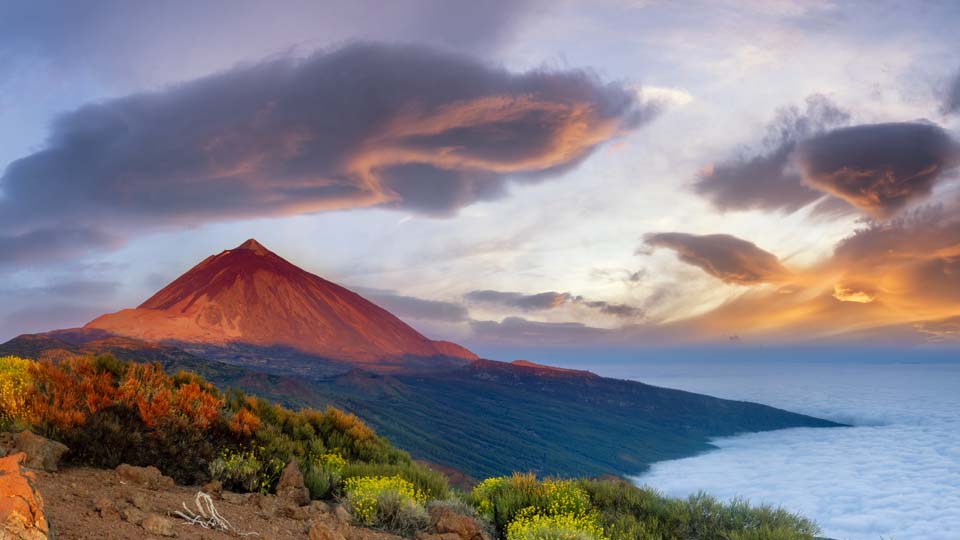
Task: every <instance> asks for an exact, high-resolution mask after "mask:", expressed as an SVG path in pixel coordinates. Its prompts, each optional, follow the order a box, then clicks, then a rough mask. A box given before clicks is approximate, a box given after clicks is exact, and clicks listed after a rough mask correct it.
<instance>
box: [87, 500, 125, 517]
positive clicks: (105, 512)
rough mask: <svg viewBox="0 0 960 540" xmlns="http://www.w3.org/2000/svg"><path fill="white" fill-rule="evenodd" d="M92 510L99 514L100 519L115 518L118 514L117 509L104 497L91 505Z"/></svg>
mask: <svg viewBox="0 0 960 540" xmlns="http://www.w3.org/2000/svg"><path fill="white" fill-rule="evenodd" d="M93 509H94V510H96V511H97V513H98V514H100V517H102V518H106V517H117V516H118V515H119V513H118V512H117V509H116V508H114V506H113V501H111V500H110V499H108V498H106V497H100V498H99V499H97V502H95V503H93Z"/></svg>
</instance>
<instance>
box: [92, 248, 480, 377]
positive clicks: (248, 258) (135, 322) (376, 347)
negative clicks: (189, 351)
mask: <svg viewBox="0 0 960 540" xmlns="http://www.w3.org/2000/svg"><path fill="white" fill-rule="evenodd" d="M85 328H97V329H102V330H106V331H108V332H112V333H114V334H117V335H121V336H128V337H135V338H139V339H145V340H148V341H165V342H185V343H197V344H209V345H228V344H237V343H239V344H248V345H256V346H267V347H272V346H284V347H290V348H293V349H296V350H299V351H302V352H304V353H308V354H313V355H316V356H321V357H324V358H329V359H334V360H342V361H349V362H362V363H367V364H369V363H376V362H377V361H379V360H391V361H396V360H397V359H401V358H407V357H418V358H430V357H447V358H456V359H464V360H473V359H476V358H477V357H476V355H474V354H473V353H471V352H470V351H468V350H467V349H465V348H463V347H460V346H459V345H456V344H453V343H448V342H442V341H433V340H430V339H428V338H426V337H424V336H423V335H422V334H420V333H419V332H417V331H416V330H414V329H413V328H411V327H410V326H409V325H407V324H406V323H404V322H403V321H401V320H400V319H398V318H397V317H395V316H394V315H392V314H391V313H390V312H388V311H386V310H385V309H383V308H381V307H379V306H377V305H376V304H373V303H372V302H370V301H368V300H366V299H365V298H363V297H361V296H360V295H358V294H356V293H354V292H353V291H350V290H348V289H346V288H344V287H341V286H339V285H337V284H336V283H332V282H330V281H327V280H325V279H323V278H321V277H319V276H316V275H314V274H311V273H309V272H306V271H305V270H302V269H301V268H299V267H297V266H295V265H293V264H292V263H290V262H288V261H287V260H285V259H283V258H282V257H280V256H278V255H277V254H275V253H273V252H272V251H270V250H268V249H267V248H265V247H264V246H263V245H262V244H260V243H259V242H257V241H256V240H254V239H252V238H251V239H250V240H247V241H246V242H244V243H243V244H241V245H239V246H237V247H236V248H234V249H230V250H227V251H223V252H221V253H219V254H217V255H211V256H210V257H207V258H206V259H204V260H203V261H202V262H200V264H198V265H196V266H194V267H193V268H191V269H190V270H189V271H188V272H187V273H185V274H183V275H182V276H180V277H179V278H177V279H176V280H174V281H173V282H172V283H170V284H169V285H167V286H166V287H164V288H163V289H161V290H160V291H158V292H157V293H156V294H154V295H153V296H152V297H150V298H149V299H147V301H145V302H144V303H143V304H141V305H140V306H139V307H137V308H136V309H125V310H122V311H118V312H116V313H111V314H108V315H102V316H100V317H98V318H96V319H94V320H93V321H91V322H89V323H88V324H87V325H86V327H85Z"/></svg>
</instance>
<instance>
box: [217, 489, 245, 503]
mask: <svg viewBox="0 0 960 540" xmlns="http://www.w3.org/2000/svg"><path fill="white" fill-rule="evenodd" d="M220 498H222V499H223V500H225V501H227V502H228V503H230V504H238V505H239V504H247V503H248V502H250V499H251V498H253V494H252V493H234V492H232V491H224V492H223V493H221V494H220Z"/></svg>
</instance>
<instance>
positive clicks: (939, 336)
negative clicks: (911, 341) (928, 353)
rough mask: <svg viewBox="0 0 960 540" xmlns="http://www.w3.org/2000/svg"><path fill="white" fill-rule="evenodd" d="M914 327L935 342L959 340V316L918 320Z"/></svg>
mask: <svg viewBox="0 0 960 540" xmlns="http://www.w3.org/2000/svg"><path fill="white" fill-rule="evenodd" d="M914 329H915V330H916V331H917V332H919V333H920V334H923V335H925V336H926V337H927V340H928V341H931V342H935V343H947V342H952V343H955V342H960V316H957V317H949V318H946V319H940V320H937V321H920V322H917V323H915V324H914Z"/></svg>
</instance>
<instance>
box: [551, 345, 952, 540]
mask: <svg viewBox="0 0 960 540" xmlns="http://www.w3.org/2000/svg"><path fill="white" fill-rule="evenodd" d="M594 358H596V357H594ZM544 360H546V359H544ZM558 363H560V362H558ZM562 363H565V364H567V365H578V366H580V367H588V368H589V369H592V370H594V371H596V372H598V373H600V374H602V375H606V376H612V377H619V378H627V379H635V380H639V381H642V382H645V383H648V384H654V385H657V386H666V387H670V388H680V389H683V390H690V391H693V392H699V393H704V394H710V395H714V396H718V397H723V398H730V399H742V400H749V401H757V402H760V403H765V404H768V405H773V406H776V407H782V408H785V409H789V410H792V411H797V412H802V413H806V414H811V415H814V416H819V417H823V418H829V419H831V420H837V421H841V422H845V423H850V424H853V425H855V426H856V427H853V428H842V429H807V428H803V429H789V430H782V431H777V432H771V433H759V434H747V435H741V436H736V437H729V438H722V439H717V440H716V441H714V442H715V444H716V445H717V446H718V447H719V449H718V450H715V451H712V452H708V453H706V454H702V455H700V456H696V457H692V458H686V459H679V460H674V461H666V462H661V463H658V464H655V465H654V466H653V468H652V469H651V470H650V471H649V472H648V473H647V474H644V475H642V476H640V477H638V478H636V479H635V480H636V482H637V483H638V484H647V485H650V486H653V487H655V488H657V489H660V490H661V491H663V492H665V493H667V494H669V495H675V496H686V495H688V494H690V493H693V492H696V491H698V490H704V491H706V492H708V493H711V494H713V495H715V496H717V497H720V498H723V499H729V498H732V497H743V498H746V499H749V500H750V501H751V502H754V503H761V502H762V503H769V504H772V505H774V506H778V505H779V506H783V507H784V508H786V509H789V510H792V511H797V512H800V513H802V514H804V515H806V516H807V517H810V518H813V519H814V520H816V521H817V522H818V523H819V524H820V526H821V527H822V529H823V534H824V535H825V536H828V537H830V538H835V539H837V540H881V539H883V540H891V539H892V540H957V539H960V355H956V354H952V353H947V352H944V351H920V352H917V351H913V352H905V351H883V352H875V351H836V350H834V351H828V352H827V351H816V350H813V351H809V350H798V351H795V352H790V351H786V350H778V351H771V352H764V351H759V350H750V351H744V352H742V353H736V354H731V353H730V351H724V352H723V355H722V356H721V357H718V356H717V355H716V354H715V353H711V352H709V351H699V352H698V351H686V352H684V353H671V352H669V351H662V352H660V353H658V354H651V355H649V356H648V357H644V358H641V359H636V358H634V359H630V360H627V359H619V360H616V359H614V360H610V361H606V360H602V361H601V360H596V359H595V360H593V361H591V362H590V364H589V365H587V364H586V363H585V362H582V361H581V362H577V361H574V360H572V359H568V360H567V361H565V362H562Z"/></svg>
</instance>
